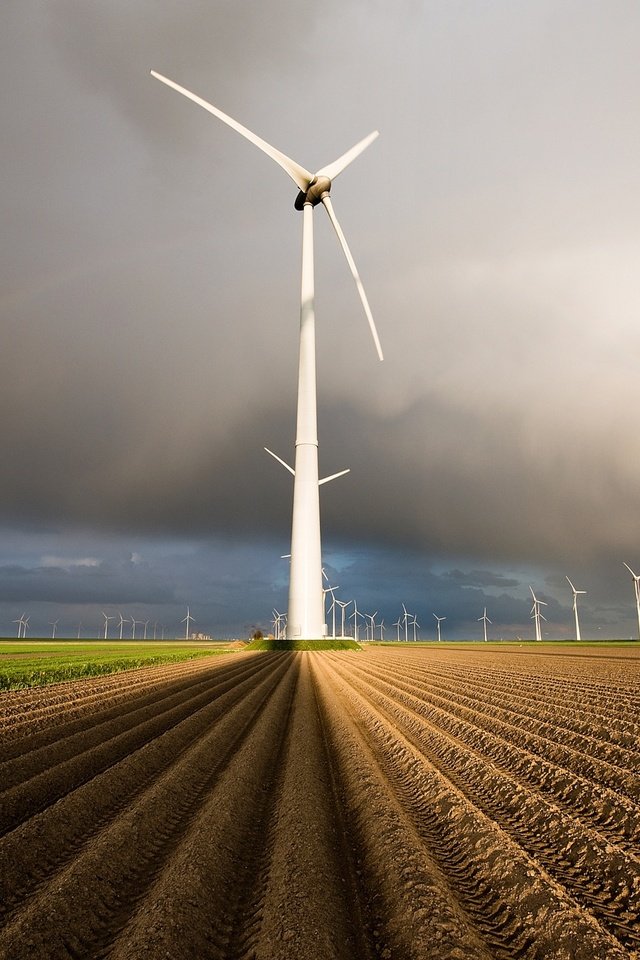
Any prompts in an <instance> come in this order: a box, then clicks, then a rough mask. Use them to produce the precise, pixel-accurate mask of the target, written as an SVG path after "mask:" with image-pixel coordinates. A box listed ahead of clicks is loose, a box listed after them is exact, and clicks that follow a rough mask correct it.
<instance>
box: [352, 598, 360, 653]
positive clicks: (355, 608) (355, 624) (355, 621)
mask: <svg viewBox="0 0 640 960" xmlns="http://www.w3.org/2000/svg"><path fill="white" fill-rule="evenodd" d="M352 603H353V613H352V614H351V616H350V617H349V620H351V619H352V618H353V639H354V640H355V641H356V643H357V641H358V617H361V616H362V614H361V613H360V611H359V610H358V604H357V603H356V601H355V600H352Z"/></svg>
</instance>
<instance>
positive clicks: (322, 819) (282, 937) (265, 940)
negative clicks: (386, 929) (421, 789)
mask: <svg viewBox="0 0 640 960" xmlns="http://www.w3.org/2000/svg"><path fill="white" fill-rule="evenodd" d="M312 656H313V655H312V654H308V653H306V654H301V656H300V660H301V666H300V679H299V682H298V690H297V693H296V699H295V702H294V707H293V711H292V714H291V721H290V739H289V743H288V749H287V751H286V754H285V755H284V758H283V759H284V764H285V768H284V773H283V777H282V789H281V791H280V792H279V795H278V799H277V804H276V807H275V809H274V812H273V820H272V830H271V831H270V832H271V838H270V843H269V856H268V862H266V863H265V865H264V866H265V869H264V870H263V873H262V876H261V877H257V878H256V883H255V888H256V889H255V891H252V893H253V895H252V896H251V897H250V899H249V900H248V901H247V902H246V903H244V904H242V907H241V910H240V917H241V922H240V931H241V935H240V936H239V937H238V947H237V948H236V949H234V950H231V951H230V952H229V957H237V958H238V960H248V958H256V960H289V958H290V957H292V956H295V957H296V958H297V960H316V958H317V957H319V956H320V957H322V958H325V960H367V958H368V957H372V956H373V955H374V954H373V953H372V948H371V943H370V939H371V938H370V935H368V934H367V931H366V928H365V927H364V926H363V922H362V911H361V909H360V904H359V894H358V892H357V889H354V886H353V879H352V877H351V876H350V869H349V865H350V861H351V857H350V854H349V851H348V850H346V849H345V841H344V837H343V836H342V835H341V833H340V828H339V822H338V823H336V814H335V806H336V798H335V796H334V793H333V789H332V779H331V773H330V764H329V761H328V758H327V755H326V752H325V747H324V743H323V730H322V726H321V722H320V717H319V714H318V704H317V700H316V695H315V689H314V684H313V680H312V676H311V672H310V660H311V658H312ZM328 767H329V769H328ZM319 891H322V895H321V896H319V895H318V892H319ZM354 897H355V900H354ZM247 919H248V921H249V922H247Z"/></svg>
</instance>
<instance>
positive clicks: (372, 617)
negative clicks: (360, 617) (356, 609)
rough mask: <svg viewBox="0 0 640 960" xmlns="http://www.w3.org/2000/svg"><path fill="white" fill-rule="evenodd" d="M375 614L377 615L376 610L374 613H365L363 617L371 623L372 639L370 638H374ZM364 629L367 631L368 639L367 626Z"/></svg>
mask: <svg viewBox="0 0 640 960" xmlns="http://www.w3.org/2000/svg"><path fill="white" fill-rule="evenodd" d="M377 615H378V611H377V610H376V612H375V613H365V617H366V618H367V620H369V621H370V623H371V639H372V640H375V638H376V617H377ZM366 631H367V640H368V639H369V627H367V628H366Z"/></svg>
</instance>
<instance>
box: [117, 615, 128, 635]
mask: <svg viewBox="0 0 640 960" xmlns="http://www.w3.org/2000/svg"><path fill="white" fill-rule="evenodd" d="M118 616H119V617H120V639H121V640H122V627H123V626H124V624H125V623H129V621H128V620H125V618H124V617H123V616H122V614H121V613H118Z"/></svg>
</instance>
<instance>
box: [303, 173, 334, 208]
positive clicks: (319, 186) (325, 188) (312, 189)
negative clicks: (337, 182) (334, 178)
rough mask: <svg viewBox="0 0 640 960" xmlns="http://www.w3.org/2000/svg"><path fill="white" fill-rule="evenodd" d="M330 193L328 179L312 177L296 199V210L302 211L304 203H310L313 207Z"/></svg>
mask: <svg viewBox="0 0 640 960" xmlns="http://www.w3.org/2000/svg"><path fill="white" fill-rule="evenodd" d="M330 191H331V180H329V177H314V178H313V180H312V181H311V183H310V184H309V186H308V187H307V189H306V192H305V191H304V190H301V191H300V193H299V194H298V196H297V197H296V202H295V204H294V206H295V208H296V210H302V209H304V205H305V203H310V204H311V206H313V207H315V206H317V205H318V204H319V203H321V202H322V198H323V197H326V196H328V194H329V193H330Z"/></svg>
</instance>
